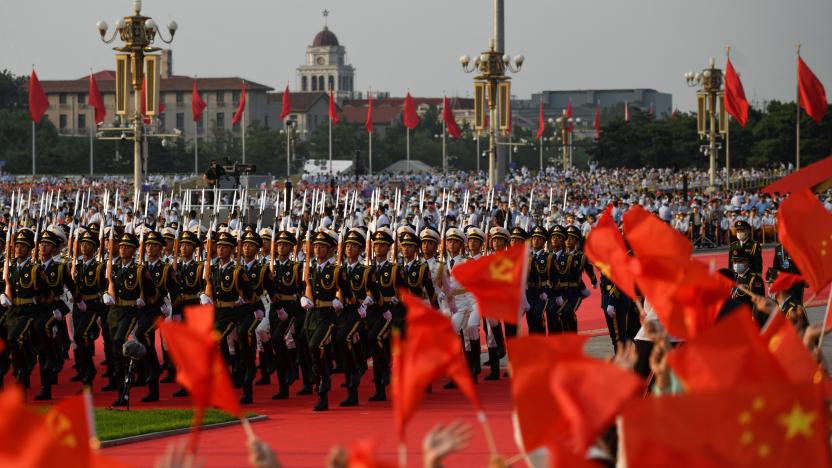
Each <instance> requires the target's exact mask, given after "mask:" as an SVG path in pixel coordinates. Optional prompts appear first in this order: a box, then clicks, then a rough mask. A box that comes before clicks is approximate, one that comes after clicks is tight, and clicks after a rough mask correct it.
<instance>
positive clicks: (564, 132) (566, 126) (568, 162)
mask: <svg viewBox="0 0 832 468" xmlns="http://www.w3.org/2000/svg"><path fill="white" fill-rule="evenodd" d="M563 114H564V115H562V116H560V117H558V118H557V119H552V118H551V117H550V118H549V123H550V124H553V125H554V124H555V123H556V124H557V127H558V128H559V129H560V134H561V146H562V147H563V161H562V164H563V170H564V171H566V170H568V169H569V168H570V167H572V129H574V126H575V125H576V124H579V123H581V119H580V117H567V116H566V111H565V110H564V111H563Z"/></svg>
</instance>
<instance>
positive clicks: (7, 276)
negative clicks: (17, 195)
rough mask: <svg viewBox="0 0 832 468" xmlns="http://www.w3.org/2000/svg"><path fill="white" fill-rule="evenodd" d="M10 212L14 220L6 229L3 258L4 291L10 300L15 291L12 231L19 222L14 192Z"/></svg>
mask: <svg viewBox="0 0 832 468" xmlns="http://www.w3.org/2000/svg"><path fill="white" fill-rule="evenodd" d="M17 203H18V204H20V200H18V202H17ZM10 213H11V216H12V221H11V224H9V230H8V231H6V255H5V257H4V258H3V281H4V282H5V285H6V289H5V291H4V293H5V294H6V297H7V298H9V300H11V299H12V291H13V288H12V281H11V270H10V268H11V266H10V263H11V261H10V257H11V256H12V253H13V250H12V244H13V241H12V239H13V237H12V231H14V228H15V224H16V223H17V216H16V215H15V213H14V193H12V203H11V212H10Z"/></svg>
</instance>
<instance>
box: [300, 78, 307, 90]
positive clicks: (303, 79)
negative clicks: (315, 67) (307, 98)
mask: <svg viewBox="0 0 832 468" xmlns="http://www.w3.org/2000/svg"><path fill="white" fill-rule="evenodd" d="M300 90H301V91H304V92H305V91H306V77H305V76H304V77H301V79H300Z"/></svg>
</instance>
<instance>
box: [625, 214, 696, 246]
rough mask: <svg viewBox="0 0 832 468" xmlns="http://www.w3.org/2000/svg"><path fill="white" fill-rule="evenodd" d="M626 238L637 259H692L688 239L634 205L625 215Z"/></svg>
mask: <svg viewBox="0 0 832 468" xmlns="http://www.w3.org/2000/svg"><path fill="white" fill-rule="evenodd" d="M624 237H625V238H626V239H627V242H629V243H630V247H631V248H632V249H633V253H634V254H635V255H636V257H676V258H688V257H690V254H691V251H692V250H693V246H692V245H691V243H690V241H689V240H688V238H687V237H685V236H684V235H683V234H681V233H679V231H677V230H675V229H673V228H672V227H670V225H669V224H667V223H665V222H664V221H662V220H661V219H659V218H658V217H657V216H654V215H653V214H652V213H650V212H649V211H647V210H645V209H644V208H642V207H641V205H634V206H633V207H632V208H630V210H629V211H627V214H625V215H624Z"/></svg>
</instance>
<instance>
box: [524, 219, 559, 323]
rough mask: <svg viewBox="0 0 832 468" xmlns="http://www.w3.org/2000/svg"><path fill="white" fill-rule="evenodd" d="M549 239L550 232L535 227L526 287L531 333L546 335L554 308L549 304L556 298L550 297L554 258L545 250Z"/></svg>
mask: <svg viewBox="0 0 832 468" xmlns="http://www.w3.org/2000/svg"><path fill="white" fill-rule="evenodd" d="M557 227H559V226H556V228H557ZM555 235H559V234H557V233H556V231H555V230H554V229H553V230H552V237H554V236H555ZM548 237H549V232H548V231H547V230H546V228H544V227H543V226H535V227H534V228H533V229H532V235H531V244H532V251H531V254H530V255H529V274H528V284H527V287H526V300H527V301H528V303H529V306H530V307H529V311H528V313H526V323H527V324H528V326H529V333H541V334H545V333H546V322H547V320H548V316H549V315H550V313H549V310H550V309H551V308H552V307H551V306H550V305H549V302H550V301H553V300H554V297H550V295H551V294H552V282H551V280H552V272H553V271H554V265H553V256H552V254H551V253H549V252H547V251H546V249H545V247H546V240H547V238H548Z"/></svg>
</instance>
